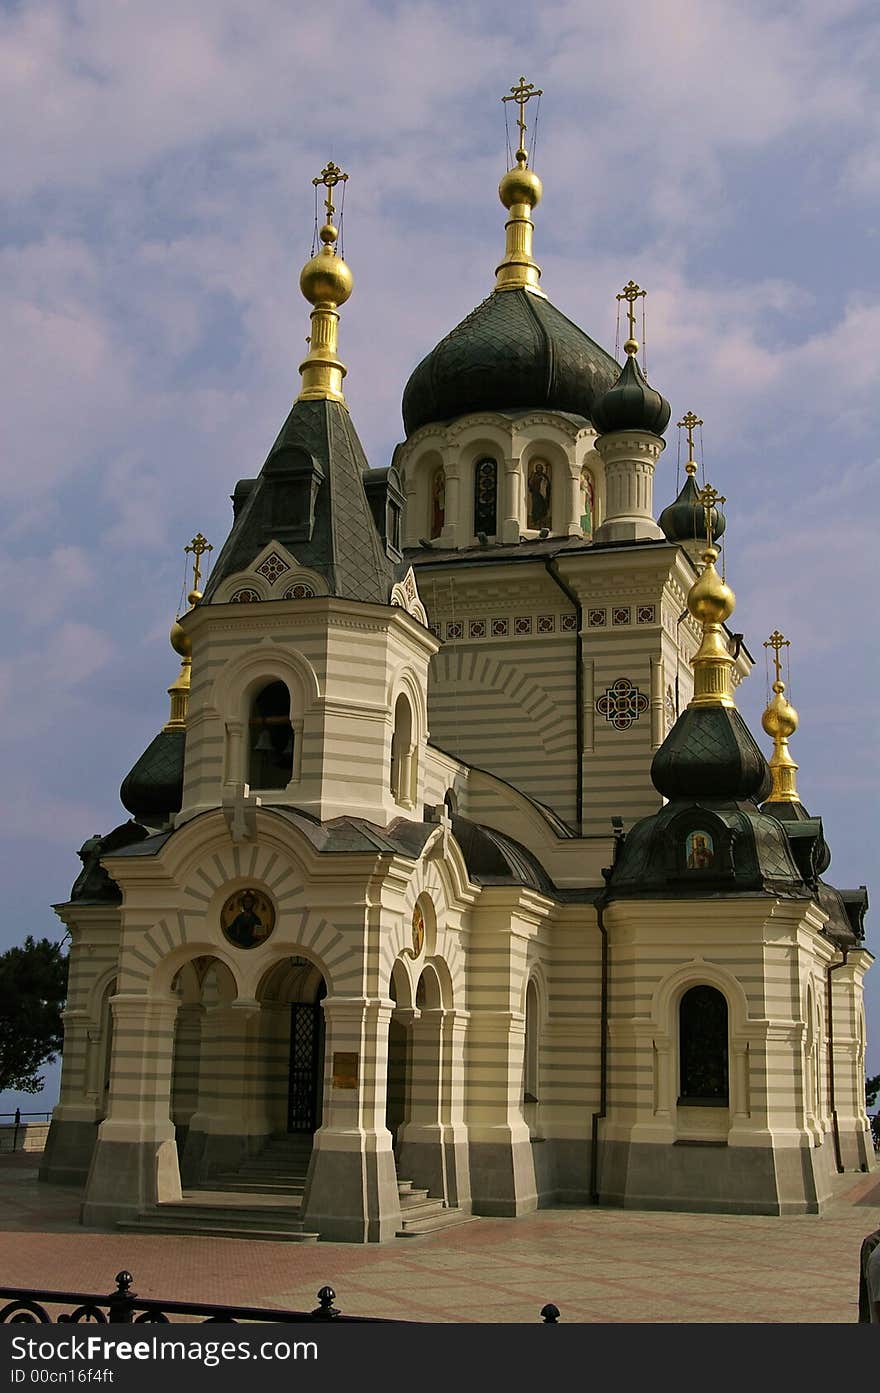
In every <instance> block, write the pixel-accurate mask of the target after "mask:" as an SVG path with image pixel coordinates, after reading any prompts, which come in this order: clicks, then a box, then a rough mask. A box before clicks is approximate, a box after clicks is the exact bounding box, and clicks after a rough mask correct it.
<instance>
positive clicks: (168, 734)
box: [119, 730, 186, 825]
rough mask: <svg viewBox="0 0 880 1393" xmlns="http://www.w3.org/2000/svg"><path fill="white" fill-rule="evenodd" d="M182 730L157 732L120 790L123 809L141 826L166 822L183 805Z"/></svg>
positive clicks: (183, 732)
mask: <svg viewBox="0 0 880 1393" xmlns="http://www.w3.org/2000/svg"><path fill="white" fill-rule="evenodd" d="M185 748H186V731H185V730H160V731H159V734H158V735H157V736H156V738H155V740H153V741H152V742H151V743H150V744H149V745H148V746H147V748H146V749H145V750H144V753H143V754H142V755H141V757H140V759H139V760H138V761H137V763H136V764H135V766H134V768H133V769H132V770H131V772H130V773H129V774H127V775H126V777H125V779H124V780H123V782H122V787H121V788H120V790H119V797H120V799H121V801H122V806H123V807H124V808H127V809H128V811H129V812H130V813H132V814H133V815H134V816H135V817H136V818H138V820H139V821H141V822H147V823H150V824H151V825H155V824H156V823H157V822H159V823H163V822H167V820H168V818H169V817H170V816H171V814H172V813H177V812H179V811H180V807H181V804H182V802H183V757H184V751H185Z"/></svg>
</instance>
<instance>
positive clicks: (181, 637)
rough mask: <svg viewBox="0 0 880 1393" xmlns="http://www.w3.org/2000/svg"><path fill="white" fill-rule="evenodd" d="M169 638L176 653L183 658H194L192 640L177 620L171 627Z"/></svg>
mask: <svg viewBox="0 0 880 1393" xmlns="http://www.w3.org/2000/svg"><path fill="white" fill-rule="evenodd" d="M168 637H169V639H170V641H171V647H172V648H173V649H174V651H175V653H179V654H180V656H181V658H191V657H192V639H191V638H190V636H189V634H188V633H187V632H186V629H184V627H183V625H182V624H181V623H180V622H179V621H178V620H177V619H175V621H174V623H173V624H172V625H171V633H170V634H169V635H168Z"/></svg>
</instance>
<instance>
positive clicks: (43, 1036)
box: [0, 934, 67, 1093]
mask: <svg viewBox="0 0 880 1393" xmlns="http://www.w3.org/2000/svg"><path fill="white" fill-rule="evenodd" d="M66 996H67V958H66V956H65V954H64V950H63V946H62V944H60V943H52V941H51V940H50V939H48V938H41V939H34V938H32V937H31V935H30V934H29V935H28V937H27V938H26V939H25V941H24V943H23V944H22V945H21V947H20V948H9V949H7V951H6V952H5V953H0V1092H3V1091H4V1090H5V1089H9V1088H11V1089H15V1090H16V1091H17V1092H20V1093H39V1091H40V1089H41V1088H42V1087H43V1079H42V1077H41V1076H40V1074H38V1072H37V1070H38V1069H39V1068H40V1067H41V1066H42V1065H43V1064H51V1063H52V1062H53V1061H54V1059H55V1057H56V1056H57V1055H58V1054H59V1053H60V1051H61V1043H62V1028H61V1009H62V1007H63V1005H64V1001H65V998H66Z"/></svg>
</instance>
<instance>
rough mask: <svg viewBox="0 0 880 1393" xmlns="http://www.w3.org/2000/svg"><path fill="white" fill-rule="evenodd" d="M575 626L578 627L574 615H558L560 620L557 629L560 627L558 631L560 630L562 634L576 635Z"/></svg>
mask: <svg viewBox="0 0 880 1393" xmlns="http://www.w3.org/2000/svg"><path fill="white" fill-rule="evenodd" d="M577 626H578V625H577V615H576V614H563V615H560V618H559V627H560V629H561V630H562V632H563V633H564V634H576V633H577Z"/></svg>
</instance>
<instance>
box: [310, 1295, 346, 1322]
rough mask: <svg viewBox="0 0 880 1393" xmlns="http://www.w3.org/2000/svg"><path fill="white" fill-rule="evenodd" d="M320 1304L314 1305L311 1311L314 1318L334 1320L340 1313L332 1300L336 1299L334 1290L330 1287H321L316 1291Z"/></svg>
mask: <svg viewBox="0 0 880 1393" xmlns="http://www.w3.org/2000/svg"><path fill="white" fill-rule="evenodd" d="M318 1300H319V1301H320V1303H321V1304H320V1306H316V1307H315V1309H314V1311H312V1316H313V1317H314V1319H315V1320H335V1319H336V1317H337V1316H338V1315H339V1314H340V1312H339V1311H337V1309H336V1307H335V1306H334V1305H333V1302H334V1301H335V1300H336V1292H335V1291H334V1290H333V1288H332V1287H322V1288H321V1290H320V1291H319V1292H318Z"/></svg>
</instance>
